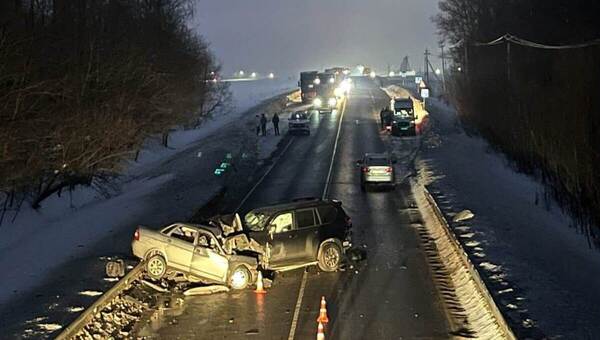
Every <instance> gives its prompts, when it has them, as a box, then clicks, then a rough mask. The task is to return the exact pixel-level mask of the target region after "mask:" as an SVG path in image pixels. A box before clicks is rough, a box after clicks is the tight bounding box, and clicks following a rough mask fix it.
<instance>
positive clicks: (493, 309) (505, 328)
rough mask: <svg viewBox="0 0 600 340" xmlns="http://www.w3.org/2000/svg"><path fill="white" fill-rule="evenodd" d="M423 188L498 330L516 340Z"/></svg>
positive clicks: (442, 216)
mask: <svg viewBox="0 0 600 340" xmlns="http://www.w3.org/2000/svg"><path fill="white" fill-rule="evenodd" d="M422 188H423V193H424V195H425V198H426V200H427V203H429V205H430V207H431V209H432V210H433V211H434V213H435V215H436V218H437V219H438V221H439V222H440V224H441V225H442V226H443V228H442V229H443V232H444V233H445V234H446V237H447V238H448V240H449V241H450V243H451V245H452V247H453V248H454V249H455V251H456V253H457V254H458V255H459V258H460V260H461V262H462V264H463V266H464V267H465V268H467V270H468V272H469V274H470V276H471V278H472V279H473V281H474V283H475V286H476V287H477V289H478V291H479V293H480V294H481V296H482V297H483V298H484V300H485V302H486V304H487V308H488V310H489V311H490V312H491V313H492V315H493V317H494V319H495V322H496V323H497V325H498V328H499V329H500V331H501V332H502V336H503V337H504V338H506V339H510V340H515V339H516V337H515V335H514V334H513V332H512V330H511V329H510V327H509V326H508V323H507V322H506V320H505V319H504V316H503V315H502V313H501V312H500V310H499V309H498V306H497V305H496V302H495V301H494V299H493V298H492V296H491V294H490V292H489V291H488V289H487V286H486V285H485V283H484V282H483V280H482V279H481V276H480V275H479V272H478V271H477V269H476V268H475V266H474V265H473V263H472V262H471V260H470V259H469V257H468V255H467V253H466V252H465V250H464V248H463V247H462V245H461V244H460V242H459V241H458V239H457V238H456V236H455V235H454V233H453V232H452V231H451V229H450V225H449V224H448V221H447V220H446V218H445V217H444V215H443V214H442V211H441V210H440V208H439V207H438V205H437V203H436V201H435V199H434V198H433V196H432V195H431V194H430V193H429V191H428V190H427V188H426V187H425V186H423V187H422Z"/></svg>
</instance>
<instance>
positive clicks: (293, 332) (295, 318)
mask: <svg viewBox="0 0 600 340" xmlns="http://www.w3.org/2000/svg"><path fill="white" fill-rule="evenodd" d="M346 103H347V100H346V101H344V104H343V106H342V114H341V115H340V122H339V123H338V128H337V133H336V136H335V143H334V145H333V154H332V155H331V163H330V164H329V171H328V173H327V180H326V182H325V188H324V189H323V199H325V196H327V190H328V189H329V181H330V180H331V172H332V170H333V162H334V161H335V155H336V153H337V145H338V141H339V139H340V131H341V128H342V120H343V119H344V113H345V112H346ZM306 279H307V274H306V270H305V271H304V273H303V274H302V283H301V284H300V290H299V291H298V300H296V309H294V316H293V317H292V324H291V326H290V334H289V336H288V340H294V336H295V335H296V327H298V318H299V317H300V307H302V298H303V297H304V289H305V287H306Z"/></svg>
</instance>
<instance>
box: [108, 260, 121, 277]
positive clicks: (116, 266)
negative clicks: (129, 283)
mask: <svg viewBox="0 0 600 340" xmlns="http://www.w3.org/2000/svg"><path fill="white" fill-rule="evenodd" d="M105 269H106V276H107V277H123V276H125V262H124V261H123V260H120V259H119V260H112V261H108V262H107V263H106V267H105Z"/></svg>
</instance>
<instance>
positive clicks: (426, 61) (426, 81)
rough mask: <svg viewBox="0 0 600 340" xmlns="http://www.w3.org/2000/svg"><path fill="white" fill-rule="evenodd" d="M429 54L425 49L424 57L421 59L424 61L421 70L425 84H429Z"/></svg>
mask: <svg viewBox="0 0 600 340" xmlns="http://www.w3.org/2000/svg"><path fill="white" fill-rule="evenodd" d="M429 55H430V53H429V50H428V49H425V59H424V61H423V63H424V68H423V71H424V73H425V74H424V76H425V77H424V78H425V84H429Z"/></svg>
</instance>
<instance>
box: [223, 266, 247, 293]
mask: <svg viewBox="0 0 600 340" xmlns="http://www.w3.org/2000/svg"><path fill="white" fill-rule="evenodd" d="M251 284H252V274H251V273H250V270H248V268H246V266H244V265H239V266H237V267H235V269H233V270H232V271H231V273H230V274H229V278H228V279H227V285H228V286H229V287H230V288H231V289H234V290H243V289H246V288H248V286H250V285H251Z"/></svg>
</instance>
